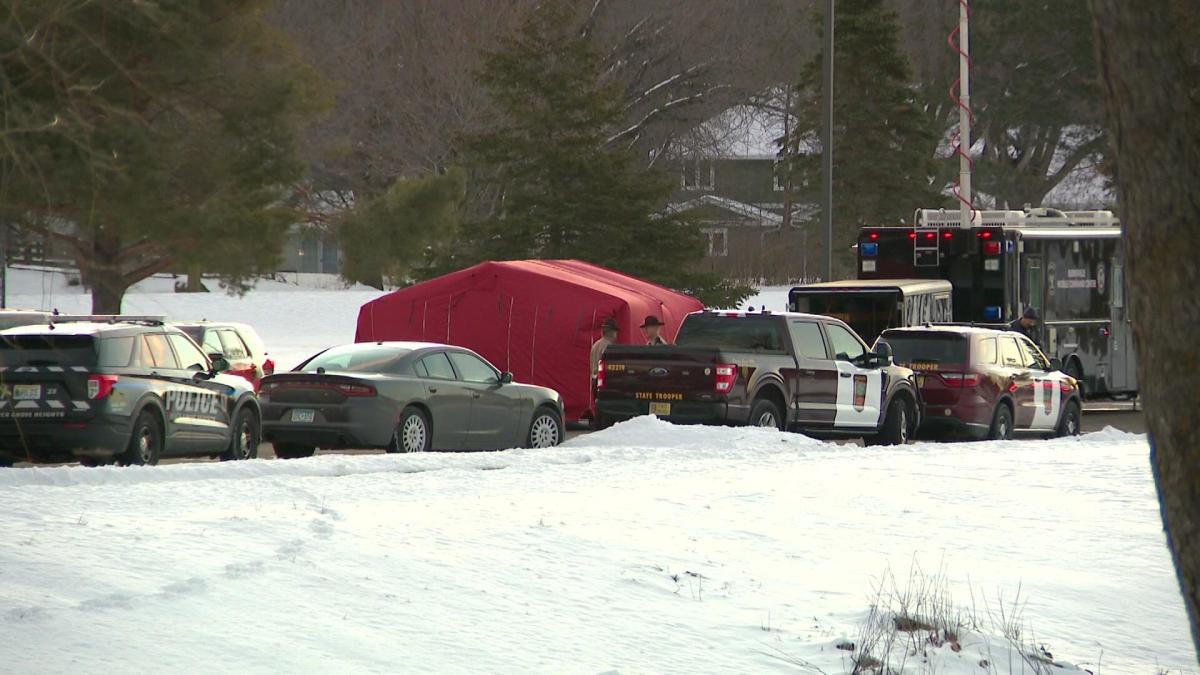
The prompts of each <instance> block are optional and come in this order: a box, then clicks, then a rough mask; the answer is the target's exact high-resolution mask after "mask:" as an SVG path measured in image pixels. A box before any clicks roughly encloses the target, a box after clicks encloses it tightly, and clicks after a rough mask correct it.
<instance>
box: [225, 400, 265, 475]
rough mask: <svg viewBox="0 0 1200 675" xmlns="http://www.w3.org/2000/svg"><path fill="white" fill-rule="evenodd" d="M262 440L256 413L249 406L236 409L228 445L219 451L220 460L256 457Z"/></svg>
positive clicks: (260, 426)
mask: <svg viewBox="0 0 1200 675" xmlns="http://www.w3.org/2000/svg"><path fill="white" fill-rule="evenodd" d="M261 442H262V425H261V424H260V423H259V420H258V415H257V414H255V412H254V410H252V409H251V408H249V407H244V408H242V409H241V410H239V411H238V413H237V417H235V418H234V421H233V433H231V434H230V436H229V447H228V448H226V449H225V452H222V453H221V461H222V462H230V461H237V460H242V459H257V458H258V444H259V443H261Z"/></svg>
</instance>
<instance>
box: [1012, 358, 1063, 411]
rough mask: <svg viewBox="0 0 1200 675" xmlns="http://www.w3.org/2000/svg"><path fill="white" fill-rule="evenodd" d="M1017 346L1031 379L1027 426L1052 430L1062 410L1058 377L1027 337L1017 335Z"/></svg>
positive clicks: (1047, 360)
mask: <svg viewBox="0 0 1200 675" xmlns="http://www.w3.org/2000/svg"><path fill="white" fill-rule="evenodd" d="M1017 346H1018V347H1020V349H1021V357H1022V358H1023V359H1024V360H1025V367H1026V369H1027V370H1028V371H1029V374H1030V379H1031V380H1032V384H1031V387H1030V389H1031V394H1032V396H1031V397H1030V398H1031V402H1030V411H1031V412H1032V416H1031V419H1030V422H1029V428H1030V429H1033V430H1036V431H1052V430H1054V429H1055V428H1056V427H1057V426H1058V416H1059V413H1060V412H1061V411H1062V390H1061V389H1059V387H1058V378H1057V377H1055V376H1054V373H1053V371H1052V370H1051V368H1050V361H1049V359H1047V358H1046V355H1045V354H1043V353H1042V351H1041V350H1040V349H1038V348H1037V347H1036V346H1035V345H1034V344H1033V343H1032V342H1031V341H1029V339H1027V338H1025V337H1024V336H1021V337H1018V338H1017Z"/></svg>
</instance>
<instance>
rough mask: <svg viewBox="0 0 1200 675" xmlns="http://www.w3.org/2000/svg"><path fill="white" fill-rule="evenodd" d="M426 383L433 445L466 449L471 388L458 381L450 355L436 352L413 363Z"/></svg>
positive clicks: (436, 448)
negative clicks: (431, 415)
mask: <svg viewBox="0 0 1200 675" xmlns="http://www.w3.org/2000/svg"><path fill="white" fill-rule="evenodd" d="M414 368H415V369H416V371H417V376H418V377H420V378H421V379H422V380H423V382H424V384H425V395H426V403H427V404H428V405H429V410H430V412H431V413H432V414H433V419H432V420H430V423H431V424H432V426H433V448H434V449H435V450H465V449H466V441H467V429H468V425H469V424H470V423H471V392H470V391H469V390H468V389H467V388H466V387H465V386H464V385H463V384H462V383H461V382H459V381H458V376H457V375H456V374H455V373H454V367H453V366H451V365H450V358H449V357H448V356H446V353H445V352H434V353H433V354H429V355H428V356H424V357H422V358H421V359H420V360H418V361H417V362H416V363H415V364H414Z"/></svg>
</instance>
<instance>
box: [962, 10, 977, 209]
mask: <svg viewBox="0 0 1200 675" xmlns="http://www.w3.org/2000/svg"><path fill="white" fill-rule="evenodd" d="M970 24H971V7H970V5H968V4H967V1H966V0H962V1H960V2H959V3H958V48H959V53H958V100H959V104H960V105H959V107H958V134H959V142H960V143H961V146H960V147H961V148H962V152H960V153H959V155H958V189H959V199H960V203H961V204H962V226H963V227H964V228H969V227H971V221H972V220H974V215H975V214H974V209H973V207H972V204H973V203H974V202H973V201H972V200H971V42H970V35H969V29H970Z"/></svg>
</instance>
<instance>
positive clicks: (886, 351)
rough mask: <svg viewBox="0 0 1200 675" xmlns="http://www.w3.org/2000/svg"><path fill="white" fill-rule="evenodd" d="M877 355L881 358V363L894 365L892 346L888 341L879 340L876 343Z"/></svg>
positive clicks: (882, 364)
mask: <svg viewBox="0 0 1200 675" xmlns="http://www.w3.org/2000/svg"><path fill="white" fill-rule="evenodd" d="M875 356H876V357H878V358H879V365H881V366H890V365H892V358H893V356H892V346H891V345H889V344H888V343H886V342H879V343H877V344H876V345H875Z"/></svg>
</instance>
